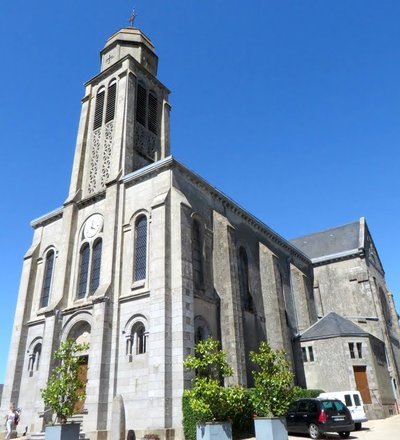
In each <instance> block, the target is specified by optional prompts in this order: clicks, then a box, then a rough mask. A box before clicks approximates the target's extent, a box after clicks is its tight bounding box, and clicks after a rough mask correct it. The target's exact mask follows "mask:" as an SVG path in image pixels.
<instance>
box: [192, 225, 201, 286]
mask: <svg viewBox="0 0 400 440" xmlns="http://www.w3.org/2000/svg"><path fill="white" fill-rule="evenodd" d="M201 244H202V242H201V234H200V224H199V222H198V221H196V220H194V221H193V229H192V255H193V281H194V286H195V287H196V288H197V289H201V288H202V287H203V281H204V277H203V255H202V245H201Z"/></svg>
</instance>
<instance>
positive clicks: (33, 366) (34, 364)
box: [28, 344, 42, 376]
mask: <svg viewBox="0 0 400 440" xmlns="http://www.w3.org/2000/svg"><path fill="white" fill-rule="evenodd" d="M41 353H42V344H36V345H35V347H34V349H33V351H32V353H31V354H30V355H29V362H28V371H29V375H30V376H32V375H33V373H34V371H37V370H39V363H40V355H41Z"/></svg>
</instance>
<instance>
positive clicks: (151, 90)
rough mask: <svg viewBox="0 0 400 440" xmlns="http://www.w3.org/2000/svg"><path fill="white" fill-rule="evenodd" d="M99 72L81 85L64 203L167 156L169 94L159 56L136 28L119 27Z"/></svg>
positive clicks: (106, 48) (102, 52) (147, 39)
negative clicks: (159, 70) (160, 74)
mask: <svg viewBox="0 0 400 440" xmlns="http://www.w3.org/2000/svg"><path fill="white" fill-rule="evenodd" d="M100 61H101V68H100V73H99V74H98V75H96V76H95V77H94V78H92V79H90V80H89V81H88V82H87V83H86V84H85V96H84V98H83V100H82V111H81V117H80V123H79V129H78V137H77V144H76V151H75V158H74V166H73V170H72V176H71V185H70V192H69V197H68V199H69V200H72V199H74V200H80V199H85V198H87V197H91V196H92V195H95V194H97V193H100V192H102V191H104V190H105V188H106V186H107V184H108V183H109V182H112V181H115V180H116V179H118V178H119V177H121V176H123V175H126V174H129V173H131V172H133V171H136V170H138V169H140V168H142V167H145V166H147V165H150V164H151V163H153V162H156V161H158V160H160V159H163V158H165V157H167V156H168V155H169V148H170V147H169V113H170V106H169V103H168V95H169V90H168V89H167V88H166V87H165V86H164V85H163V84H162V83H161V82H160V81H159V80H158V79H157V77H156V75H157V66H158V57H157V55H156V53H155V49H154V46H153V44H152V42H151V41H150V40H149V38H148V37H147V36H146V35H144V33H143V32H141V31H140V30H139V29H137V28H134V27H130V28H123V29H121V30H119V31H118V32H116V33H115V34H113V35H112V36H111V37H110V38H109V39H108V40H107V42H106V44H105V46H104V48H103V49H102V50H101V52H100Z"/></svg>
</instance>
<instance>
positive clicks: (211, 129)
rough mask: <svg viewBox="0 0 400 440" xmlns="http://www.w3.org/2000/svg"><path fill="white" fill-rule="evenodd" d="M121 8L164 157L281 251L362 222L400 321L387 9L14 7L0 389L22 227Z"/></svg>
mask: <svg viewBox="0 0 400 440" xmlns="http://www.w3.org/2000/svg"><path fill="white" fill-rule="evenodd" d="M133 6H135V7H136V9H137V12H138V17H137V20H136V22H135V25H136V26H137V27H139V28H141V29H142V30H143V31H144V32H145V33H146V34H147V35H148V36H149V37H150V39H151V40H152V41H153V43H154V44H155V47H156V50H157V54H158V56H159V58H160V61H159V75H158V77H159V79H160V80H161V81H162V82H163V83H164V84H165V85H166V86H167V87H169V88H170V89H171V90H172V94H171V103H172V121H171V124H172V152H173V154H174V156H175V157H176V158H177V159H178V160H180V161H181V162H183V163H184V164H186V165H187V166H189V167H190V168H191V169H193V170H194V171H196V172H197V173H199V174H200V175H202V176H203V177H204V178H206V179H207V180H208V181H209V182H210V183H212V184H213V185H214V186H216V187H218V188H219V189H220V190H222V191H224V192H225V193H226V194H228V195H229V196H230V197H231V198H233V199H234V200H236V201H237V202H238V203H240V204H241V205H242V206H243V207H245V208H246V209H247V210H249V211H250V212H252V213H253V214H255V215H256V216H257V217H259V218H260V219H261V220H263V221H264V222H265V223H266V224H268V225H269V226H270V227H272V228H273V229H275V230H276V231H277V232H278V233H280V234H281V235H283V236H284V237H286V238H293V237H296V236H299V235H303V234H306V233H310V232H315V231H318V230H321V229H326V228H329V227H333V226H337V225H341V224H344V223H347V222H351V221H354V220H356V219H358V218H359V217H361V216H365V217H366V219H367V223H368V225H369V227H370V230H371V232H372V235H373V238H374V240H375V244H376V246H377V248H378V252H379V254H380V257H381V260H382V262H383V264H384V267H385V270H386V277H387V282H388V285H389V288H390V289H391V290H392V292H393V293H394V295H395V299H396V301H397V306H398V308H399V310H400V296H399V293H400V276H399V258H398V255H397V252H396V251H397V249H398V248H399V237H400V230H399V227H398V223H399V222H398V220H396V219H398V218H399V215H400V208H399V174H400V173H399V165H400V153H399V144H400V123H399V122H400V81H399V78H400V51H399V48H400V27H399V25H398V23H399V19H400V2H399V1H398V0H393V1H378V0H376V1H369V0H352V1H348V0H345V1H341V0H324V1H321V0H312V1H311V0H297V1H296V0H292V1H287V0H271V1H267V0H250V1H248V2H243V1H238V0H230V1H222V0H220V1H218V0H213V1H211V0H202V1H199V0H146V1H144V0H136V2H135V3H134V4H132V3H131V2H128V1H126V0H113V1H107V2H106V1H104V0H85V1H82V0H69V1H68V2H67V1H64V2H54V1H50V0H42V1H40V2H26V1H23V0H13V2H5V3H4V4H3V5H2V12H1V15H0V28H1V29H2V32H1V39H0V54H1V63H2V68H1V69H0V84H1V87H0V127H1V134H2V139H3V140H2V142H1V143H2V149H1V151H2V154H3V156H2V162H1V163H2V183H3V184H2V186H1V188H2V190H1V193H2V194H1V195H2V197H1V216H0V222H1V224H0V230H1V236H0V246H1V252H0V276H1V280H2V283H1V298H2V300H3V305H2V307H1V308H0V383H2V382H3V378H4V375H5V367H6V364H7V353H8V347H9V342H10V335H11V330H12V322H13V316H14V310H15V304H16V300H17V293H18V285H19V278H20V273H21V267H22V259H23V255H24V253H25V252H26V250H27V249H28V248H29V246H30V243H31V239H32V230H31V228H30V225H29V223H30V221H31V220H32V219H34V218H37V217H39V216H41V215H43V214H45V213H47V212H49V211H51V210H53V209H55V208H57V207H59V206H61V205H62V203H63V201H64V200H65V198H66V196H67V192H68V187H69V178H70V172H71V166H72V159H73V154H74V148H75V139H76V131H77V126H78V119H79V113H80V100H81V98H82V97H83V83H84V82H85V81H87V80H88V79H89V78H91V77H92V76H94V75H96V74H97V73H98V71H99V51H100V49H101V48H102V47H103V46H104V44H105V41H106V39H107V38H108V37H109V36H110V35H111V34H112V33H114V32H115V31H116V30H118V29H119V28H121V27H124V26H126V25H127V24H128V23H127V20H128V18H129V15H130V13H131V10H132V7H133Z"/></svg>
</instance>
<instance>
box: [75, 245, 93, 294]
mask: <svg viewBox="0 0 400 440" xmlns="http://www.w3.org/2000/svg"><path fill="white" fill-rule="evenodd" d="M89 259H90V247H89V243H85V244H84V245H83V246H82V248H81V259H80V264H79V282H78V298H84V297H85V295H86V291H87V284H88V276H89Z"/></svg>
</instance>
